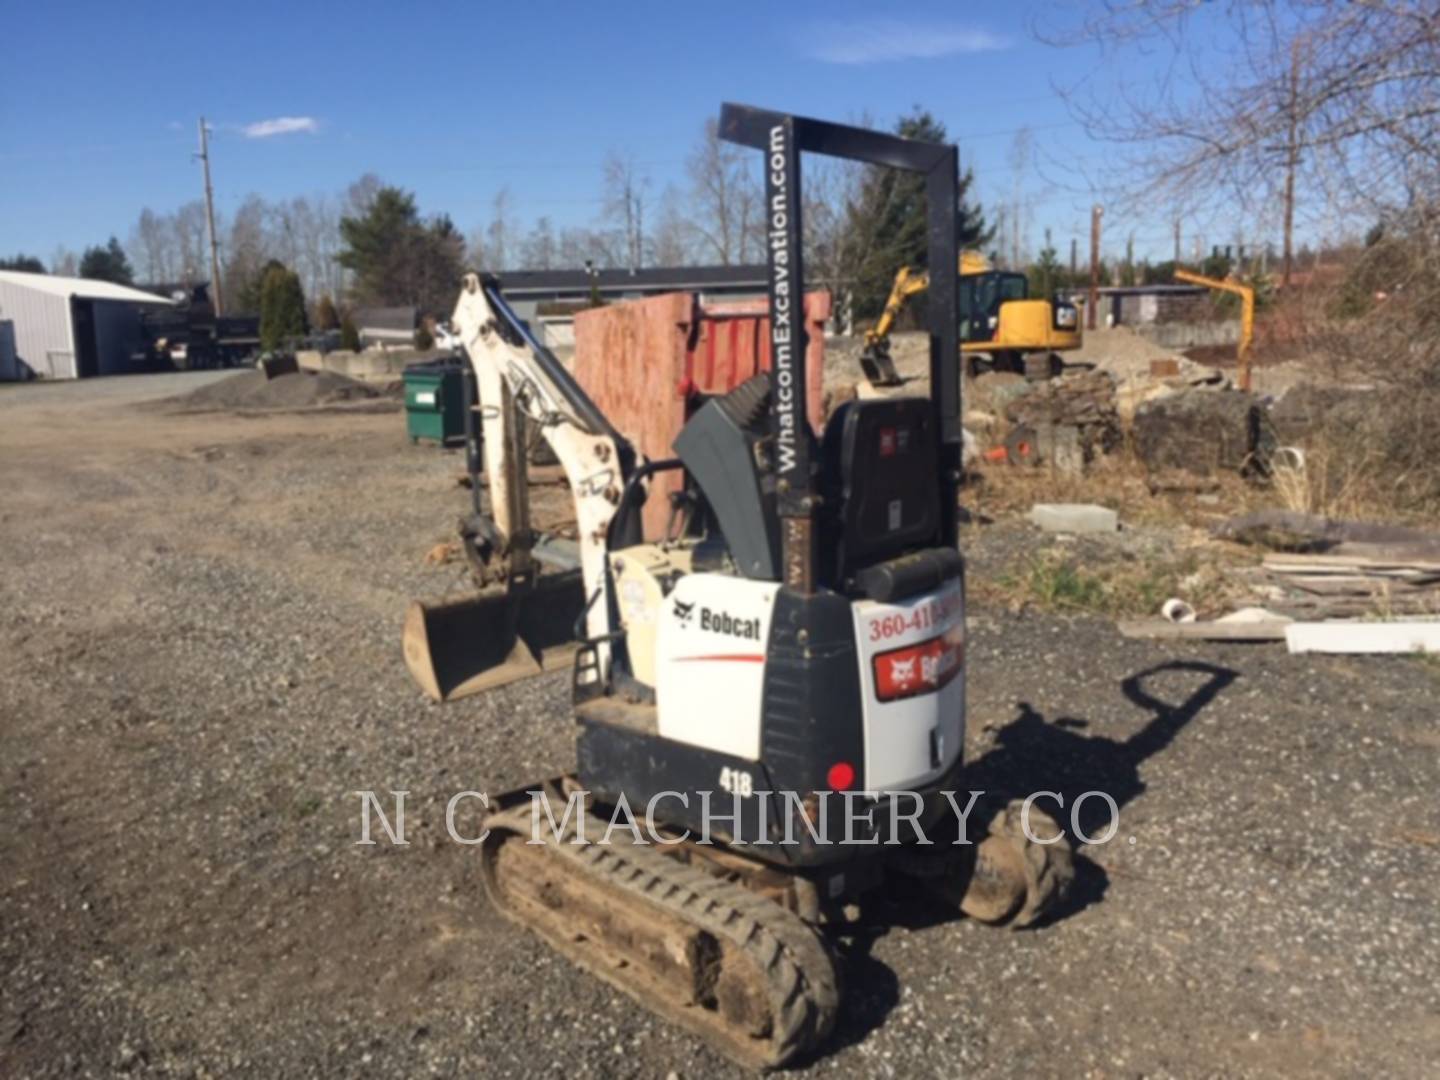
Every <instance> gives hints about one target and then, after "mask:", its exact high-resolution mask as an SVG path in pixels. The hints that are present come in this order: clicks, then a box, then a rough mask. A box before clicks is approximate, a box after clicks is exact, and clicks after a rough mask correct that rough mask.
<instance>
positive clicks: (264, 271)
mask: <svg viewBox="0 0 1440 1080" xmlns="http://www.w3.org/2000/svg"><path fill="white" fill-rule="evenodd" d="M284 269H285V264H284V263H282V262H281V261H280V260H279V259H270V260H268V261H267V262H266V263H265V265H264V266H262V267H261V268H260V273H258V274H255V275H254V276H253V277H249V278H246V279H245V280H244V281H243V282H242V284H241V285H240V288H239V289H237V290H236V293H235V299H234V301H233V303H234V306H235V310H236V311H243V312H246V313H247V314H252V313H253V314H259V315H260V316H261V321H262V322H263V321H264V315H265V310H264V302H265V279H266V278H267V277H269V276H270V271H271V270H284ZM227 306H228V305H227Z"/></svg>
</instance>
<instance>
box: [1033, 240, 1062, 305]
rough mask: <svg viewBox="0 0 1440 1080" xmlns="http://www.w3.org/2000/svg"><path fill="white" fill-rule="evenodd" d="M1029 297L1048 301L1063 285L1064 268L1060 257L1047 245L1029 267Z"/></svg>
mask: <svg viewBox="0 0 1440 1080" xmlns="http://www.w3.org/2000/svg"><path fill="white" fill-rule="evenodd" d="M1029 276H1030V295H1031V296H1033V297H1035V298H1036V299H1038V300H1048V299H1049V298H1050V297H1052V296H1054V295H1055V293H1056V291H1057V290H1058V289H1060V288H1061V287H1062V286H1063V285H1064V281H1065V268H1064V267H1063V266H1061V265H1060V257H1059V255H1057V254H1056V252H1055V249H1054V248H1053V247H1051V246H1050V245H1049V244H1046V245H1045V247H1044V248H1043V249H1042V250H1041V252H1040V257H1039V258H1038V259H1036V260H1035V262H1034V263H1032V264H1031V265H1030V274H1029Z"/></svg>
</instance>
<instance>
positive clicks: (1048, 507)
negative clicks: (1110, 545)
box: [1030, 503, 1120, 533]
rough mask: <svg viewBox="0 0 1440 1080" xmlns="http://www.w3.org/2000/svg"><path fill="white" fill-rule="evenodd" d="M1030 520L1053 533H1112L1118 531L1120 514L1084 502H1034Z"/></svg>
mask: <svg viewBox="0 0 1440 1080" xmlns="http://www.w3.org/2000/svg"><path fill="white" fill-rule="evenodd" d="M1030 522H1031V524H1032V525H1036V526H1039V527H1040V528H1041V529H1044V530H1045V531H1046V532H1053V533H1113V532H1119V531H1120V515H1119V514H1117V513H1115V511H1114V510H1110V509H1108V508H1106V507H1104V506H1094V505H1091V504H1086V503H1036V504H1035V505H1034V506H1032V507H1031V508H1030Z"/></svg>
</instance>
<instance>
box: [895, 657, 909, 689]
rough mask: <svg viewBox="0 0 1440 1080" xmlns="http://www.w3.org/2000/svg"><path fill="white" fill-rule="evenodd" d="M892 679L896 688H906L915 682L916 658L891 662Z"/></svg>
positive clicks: (897, 659) (896, 659)
mask: <svg viewBox="0 0 1440 1080" xmlns="http://www.w3.org/2000/svg"><path fill="white" fill-rule="evenodd" d="M890 679H891V681H892V682H894V683H895V685H896V686H900V687H906V686H909V685H910V684H911V683H912V682H914V681H915V657H913V656H911V657H908V658H907V659H905V660H901V659H899V658H898V657H897V658H895V659H893V660H891V661H890Z"/></svg>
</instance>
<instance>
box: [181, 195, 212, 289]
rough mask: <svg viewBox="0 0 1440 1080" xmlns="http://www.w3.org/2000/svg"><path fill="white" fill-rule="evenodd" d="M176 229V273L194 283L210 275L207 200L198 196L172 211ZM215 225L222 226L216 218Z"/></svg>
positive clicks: (188, 283) (184, 280) (191, 283)
mask: <svg viewBox="0 0 1440 1080" xmlns="http://www.w3.org/2000/svg"><path fill="white" fill-rule="evenodd" d="M169 221H170V228H171V229H172V231H173V232H174V243H175V252H176V266H175V269H176V273H177V276H178V277H179V280H181V281H183V282H184V283H185V284H187V285H193V284H196V283H198V282H201V281H204V280H206V279H207V278H208V277H209V276H210V269H209V262H208V260H209V254H208V251H207V240H206V231H205V230H206V226H205V204H204V203H203V202H201V201H200V200H199V199H194V200H192V201H191V202H188V203H185V204H184V205H183V206H181V207H180V208H179V209H177V210H176V211H175V213H173V214H171V215H170V219H169ZM216 227H217V228H219V227H220V223H219V222H218V221H217V223H216Z"/></svg>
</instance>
